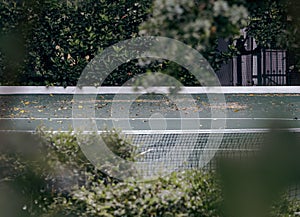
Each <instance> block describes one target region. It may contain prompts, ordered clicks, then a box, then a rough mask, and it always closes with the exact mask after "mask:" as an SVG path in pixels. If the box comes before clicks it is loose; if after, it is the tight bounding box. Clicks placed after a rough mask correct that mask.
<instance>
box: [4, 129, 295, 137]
mask: <svg viewBox="0 0 300 217" xmlns="http://www.w3.org/2000/svg"><path fill="white" fill-rule="evenodd" d="M274 130H276V131H290V132H295V133H300V128H277V129H274ZM270 131H271V130H270V129H268V128H249V129H198V130H122V131H121V133H123V134H128V135H139V134H145V135H152V134H153V135H166V134H183V135H184V134H208V133H209V134H222V133H224V134H229V133H243V134H244V133H264V132H270ZM0 132H3V133H36V132H37V131H36V130H0ZM43 132H47V133H67V132H71V133H72V134H76V133H83V134H93V133H95V132H94V131H82V132H74V131H70V130H45V131H43ZM105 132H107V131H103V130H98V131H97V133H98V134H100V133H105Z"/></svg>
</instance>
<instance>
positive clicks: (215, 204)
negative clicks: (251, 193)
mask: <svg viewBox="0 0 300 217" xmlns="http://www.w3.org/2000/svg"><path fill="white" fill-rule="evenodd" d="M38 135H39V138H38V139H37V137H36V136H35V135H29V134H24V135H20V134H18V135H12V134H7V135H1V146H0V147H1V149H0V162H1V170H0V180H1V182H0V189H1V194H0V201H1V202H3V203H0V208H1V209H0V215H1V216H13V217H14V216H38V217H40V216H44V217H53V216H72V217H74V216H89V217H91V216H209V217H217V216H224V209H223V197H222V189H221V185H220V184H219V179H218V177H217V176H216V174H215V173H211V172H203V171H196V170H194V171H183V172H174V173H172V174H170V175H168V176H165V177H161V178H159V179H157V180H154V181H151V182H144V183H141V182H132V181H131V182H129V181H121V182H120V181H118V180H114V179H113V178H111V177H109V176H107V174H104V173H102V172H101V171H99V170H98V169H97V168H95V167H94V166H93V165H92V164H91V163H90V162H89V161H88V160H87V159H86V158H85V156H84V155H83V153H82V152H81V150H80V148H79V145H78V140H77V136H76V135H74V134H72V133H71V132H69V133H58V134H55V133H44V132H43V131H38ZM105 138H106V141H109V142H112V143H116V144H114V147H113V148H112V150H113V151H114V152H115V153H119V155H123V157H125V158H131V159H133V157H134V156H132V155H130V154H129V152H131V150H134V149H131V148H130V143H129V142H128V141H124V140H122V139H123V137H122V135H119V132H118V131H112V132H111V133H110V132H108V133H107V134H106V135H105ZM118 144H120V145H118ZM122 150H123V151H124V153H123V151H122ZM7 195H8V196H7ZM299 210H300V205H299V201H291V200H289V199H287V198H283V199H281V200H278V201H276V203H274V205H273V207H272V217H273V216H274V217H278V216H280V217H284V216H294V215H295V212H299Z"/></svg>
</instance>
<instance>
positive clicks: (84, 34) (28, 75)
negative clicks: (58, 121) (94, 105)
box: [0, 0, 151, 86]
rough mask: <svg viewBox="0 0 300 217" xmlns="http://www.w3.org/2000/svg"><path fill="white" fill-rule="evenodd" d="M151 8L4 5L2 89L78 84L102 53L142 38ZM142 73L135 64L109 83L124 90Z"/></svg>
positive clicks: (93, 3)
mask: <svg viewBox="0 0 300 217" xmlns="http://www.w3.org/2000/svg"><path fill="white" fill-rule="evenodd" d="M150 6H151V1H146V0H142V1H138V2H136V1H126V0H117V1H112V0H108V1H106V0H105V1H104V0H102V1H99V0H87V1H60V0H44V1H38V0H29V1H22V0H21V1H17V0H13V1H12V0H2V1H1V4H0V27H1V29H0V73H1V75H0V80H1V83H0V85H56V86H69V85H76V83H77V79H78V77H79V75H80V74H81V72H82V70H83V69H84V67H85V66H86V65H87V63H88V62H89V61H90V60H91V59H92V58H93V57H94V56H95V55H96V54H98V53H99V52H100V51H102V50H103V49H105V48H106V47H108V46H110V45H112V44H114V43H116V42H119V41H121V40H125V39H128V38H132V37H136V36H137V33H138V26H139V24H140V23H141V22H142V21H144V20H145V19H146V17H147V11H148V10H149V8H150ZM129 72H130V73H129ZM139 72H140V69H139V68H138V67H135V63H134V62H131V63H129V64H126V65H125V66H122V67H120V69H119V70H116V71H114V72H113V73H112V75H111V76H110V77H109V78H108V79H107V81H106V82H105V83H104V84H105V85H120V84H122V83H123V82H124V81H126V80H127V78H128V77H130V75H132V76H133V75H134V74H135V73H139ZM124 75H126V76H125V77H126V79H125V78H124ZM124 79H125V80H124Z"/></svg>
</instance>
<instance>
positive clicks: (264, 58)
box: [262, 49, 267, 85]
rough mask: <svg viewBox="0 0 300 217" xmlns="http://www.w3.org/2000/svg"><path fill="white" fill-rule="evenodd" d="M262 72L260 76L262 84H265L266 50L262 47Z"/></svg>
mask: <svg viewBox="0 0 300 217" xmlns="http://www.w3.org/2000/svg"><path fill="white" fill-rule="evenodd" d="M262 61H263V74H262V77H263V85H266V67H267V66H266V50H265V49H263V60H262Z"/></svg>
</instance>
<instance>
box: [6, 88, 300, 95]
mask: <svg viewBox="0 0 300 217" xmlns="http://www.w3.org/2000/svg"><path fill="white" fill-rule="evenodd" d="M139 88H140V90H139V91H135V90H134V88H133V87H124V86H123V87H115V86H114V87H109V86H105V87H82V88H78V87H75V86H70V87H66V88H64V87H46V86H0V95H19V94H24V95H26V94H67V95H70V94H71V95H72V94H132V93H140V94H144V93H151V92H154V93H162V94H166V93H169V87H151V88H148V89H144V88H142V87H139ZM179 93H181V94H201V93H202V94H206V93H207V94H208V93H221V94H222V93H223V94H232V93H237V94H239V93H241V94H243V93H245V94H251V93H254V94H255V93H257V94H259V93H260V94H268V93H270V94H274V93H275V94H276V93H278V94H280V93H282V94H300V86H251V87H182V89H181V91H180V92H179Z"/></svg>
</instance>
